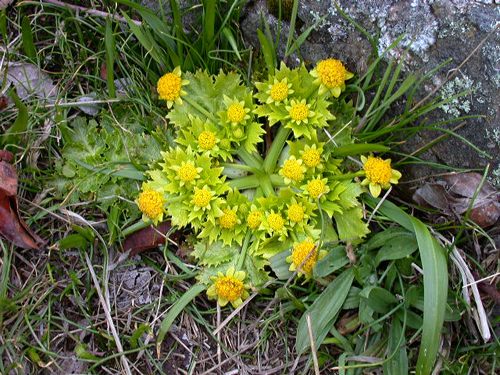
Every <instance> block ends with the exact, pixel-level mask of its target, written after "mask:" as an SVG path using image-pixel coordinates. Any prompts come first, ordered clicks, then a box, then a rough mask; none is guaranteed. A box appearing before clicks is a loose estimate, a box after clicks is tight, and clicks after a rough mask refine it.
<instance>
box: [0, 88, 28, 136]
mask: <svg viewBox="0 0 500 375" xmlns="http://www.w3.org/2000/svg"><path fill="white" fill-rule="evenodd" d="M11 96H12V100H13V101H14V104H15V105H16V107H17V109H18V110H19V112H18V114H17V117H16V121H14V124H13V125H12V126H11V127H10V128H9V129H7V131H6V132H5V134H4V135H3V136H2V137H1V138H0V140H1V141H2V142H1V144H16V143H17V141H18V139H19V136H20V134H22V133H24V132H25V131H26V129H28V109H27V108H26V106H25V105H24V103H23V102H22V101H21V99H19V97H18V96H17V95H16V93H15V92H14V91H12V92H11ZM4 137H5V138H4Z"/></svg>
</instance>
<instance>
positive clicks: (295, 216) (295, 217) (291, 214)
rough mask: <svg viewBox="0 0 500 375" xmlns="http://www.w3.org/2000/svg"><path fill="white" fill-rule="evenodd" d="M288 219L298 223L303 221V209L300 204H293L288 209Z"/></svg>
mask: <svg viewBox="0 0 500 375" xmlns="http://www.w3.org/2000/svg"><path fill="white" fill-rule="evenodd" d="M288 218H289V219H290V220H291V221H293V222H295V223H299V222H301V221H302V220H303V219H304V209H303V208H302V206H301V205H300V204H297V203H294V204H292V205H291V206H290V207H289V208H288Z"/></svg>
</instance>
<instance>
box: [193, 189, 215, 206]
mask: <svg viewBox="0 0 500 375" xmlns="http://www.w3.org/2000/svg"><path fill="white" fill-rule="evenodd" d="M211 200H212V193H211V192H210V191H208V190H205V189H198V190H196V191H195V192H194V195H193V203H194V204H195V206H196V207H200V208H201V207H206V206H207V205H208V204H209V203H210V201H211Z"/></svg>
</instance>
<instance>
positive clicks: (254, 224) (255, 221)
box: [247, 211, 262, 229]
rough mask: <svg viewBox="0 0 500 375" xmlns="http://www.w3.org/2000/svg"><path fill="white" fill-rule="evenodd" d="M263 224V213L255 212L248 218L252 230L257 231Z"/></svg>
mask: <svg viewBox="0 0 500 375" xmlns="http://www.w3.org/2000/svg"><path fill="white" fill-rule="evenodd" d="M260 223H262V212H259V211H253V212H250V213H249V214H248V216H247V225H248V227H249V228H250V229H257V228H258V227H259V226H260Z"/></svg>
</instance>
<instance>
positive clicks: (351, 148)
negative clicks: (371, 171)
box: [331, 143, 390, 156]
mask: <svg viewBox="0 0 500 375" xmlns="http://www.w3.org/2000/svg"><path fill="white" fill-rule="evenodd" d="M389 150H390V148H389V147H387V146H383V145H379V144H376V143H355V144H351V145H346V146H342V147H338V148H335V149H333V151H332V153H331V156H351V155H359V154H367V153H370V152H386V151H389Z"/></svg>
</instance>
